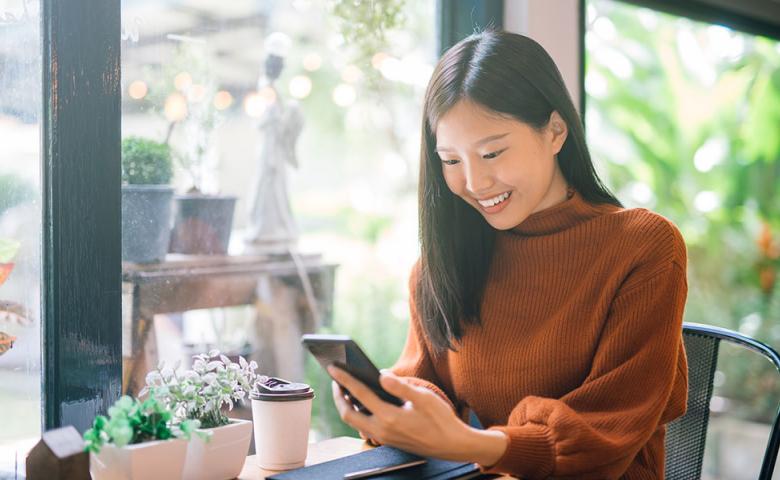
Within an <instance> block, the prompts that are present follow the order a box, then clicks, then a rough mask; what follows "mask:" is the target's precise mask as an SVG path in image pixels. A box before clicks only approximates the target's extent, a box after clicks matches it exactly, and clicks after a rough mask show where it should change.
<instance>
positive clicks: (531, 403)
mask: <svg viewBox="0 0 780 480" xmlns="http://www.w3.org/2000/svg"><path fill="white" fill-rule="evenodd" d="M424 108H425V111H424V116H423V136H422V154H421V157H422V158H421V164H420V190H419V199H420V202H419V209H420V233H421V243H422V254H421V257H420V260H419V262H418V264H417V265H416V266H415V269H414V271H413V272H412V276H411V280H410V290H411V301H410V303H411V311H412V318H411V322H410V327H409V335H408V338H407V341H406V345H405V347H404V350H403V353H402V355H401V358H400V359H399V360H398V362H397V363H396V365H395V366H394V367H393V369H392V372H385V373H383V375H382V385H383V387H384V388H385V389H386V390H388V391H389V392H390V393H392V394H394V395H396V396H398V397H400V398H402V399H404V400H405V401H406V403H405V404H404V405H403V406H402V407H396V406H394V405H391V404H388V403H385V402H383V401H382V400H380V399H379V398H377V397H376V396H375V395H374V394H373V393H372V392H371V391H370V390H368V389H367V388H366V387H365V386H364V385H362V384H361V383H360V382H358V381H356V380H355V379H353V378H351V377H350V376H349V375H348V374H346V373H345V372H343V371H341V370H338V369H336V368H332V369H331V373H332V375H333V376H334V378H335V379H336V380H337V381H338V384H341V385H342V386H344V387H345V388H346V389H348V390H349V391H350V392H352V395H353V396H355V397H356V398H357V399H358V400H360V402H361V403H363V404H364V405H365V406H366V407H367V408H368V409H369V410H371V411H372V412H373V415H371V416H366V415H364V414H362V413H360V412H357V411H355V410H354V409H353V408H352V406H351V404H350V403H349V401H348V398H347V397H345V396H344V395H343V391H342V390H341V389H340V388H339V386H338V384H337V383H335V382H334V384H333V386H334V389H333V396H334V400H335V402H336V405H337V408H338V409H339V411H340V413H341V416H342V418H343V420H344V421H345V422H347V423H348V424H349V425H351V426H352V427H354V428H355V429H357V430H358V431H360V432H361V434H362V435H363V436H364V437H365V438H368V439H372V440H373V441H375V442H378V443H382V444H386V445H392V446H394V447H398V448H401V449H404V450H407V451H410V452H414V453H418V454H421V455H428V456H434V457H439V458H444V459H450V460H459V461H468V462H475V463H478V464H479V465H480V466H481V468H482V469H483V470H484V471H486V472H497V473H509V474H512V475H516V476H518V477H523V478H531V479H533V478H548V477H556V478H558V477H560V478H599V479H604V478H626V479H649V478H653V479H655V478H663V475H664V433H665V424H667V423H668V422H670V421H671V420H673V419H675V418H677V417H679V416H680V415H682V414H683V413H684V412H685V407H686V399H687V365H686V359H685V351H684V349H683V344H682V338H681V333H682V331H681V330H682V329H681V323H682V316H683V308H684V304H685V298H686V295H687V285H686V251H685V244H684V242H683V239H682V237H681V236H680V233H679V231H678V230H677V228H675V226H674V225H672V224H671V223H670V222H669V221H668V220H666V219H664V218H663V217H661V216H660V215H657V214H655V213H652V212H650V211H648V210H645V209H624V208H622V206H621V204H620V202H619V201H618V200H617V199H616V198H615V197H614V196H613V195H612V194H611V193H610V192H609V191H608V190H607V188H606V187H605V186H604V185H603V184H602V183H601V181H600V180H599V178H598V176H597V175H596V172H595V170H594V168H593V164H592V163H591V159H590V155H589V153H588V149H587V146H586V144H585V138H584V134H583V129H582V126H581V124H580V120H579V117H578V115H577V112H576V111H575V109H574V106H573V104H572V102H571V99H570V97H569V95H568V93H567V91H566V87H565V86H564V83H563V80H562V78H561V75H560V73H559V72H558V69H557V68H556V67H555V64H554V63H553V61H552V59H551V58H550V56H549V55H548V54H547V53H546V52H545V51H544V49H543V48H542V47H541V46H540V45H539V44H537V43H536V42H534V41H533V40H531V39H529V38H527V37H524V36H521V35H515V34H510V33H504V32H492V31H491V32H483V33H481V34H477V35H473V36H471V37H469V38H467V39H465V40H463V41H461V42H460V43H458V44H457V45H455V46H454V47H452V48H451V49H450V50H449V51H447V52H446V53H445V54H444V56H443V57H442V58H441V60H440V61H439V64H438V66H437V67H436V70H435V71H434V73H433V77H432V79H431V81H430V84H429V87H428V91H427V94H426V98H425V107H424ZM469 410H470V411H473V412H474V413H475V414H476V416H477V418H478V419H479V420H480V421H481V423H482V424H483V425H484V426H485V427H487V428H486V429H485V430H478V429H475V428H472V427H470V426H469V425H468V424H467V423H465V422H464V421H463V420H464V419H465V418H467V415H468V413H467V412H468V411H469Z"/></svg>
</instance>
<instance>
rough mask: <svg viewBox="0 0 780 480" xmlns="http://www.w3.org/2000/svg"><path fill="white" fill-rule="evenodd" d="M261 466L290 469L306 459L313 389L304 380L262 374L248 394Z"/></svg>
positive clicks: (257, 455) (258, 461)
mask: <svg viewBox="0 0 780 480" xmlns="http://www.w3.org/2000/svg"><path fill="white" fill-rule="evenodd" d="M250 398H251V399H252V421H253V422H254V433H255V456H256V458H257V463H258V465H259V466H260V468H264V469H267V470H290V469H293V468H299V467H302V466H303V465H304V463H305V462H306V454H307V451H308V446H309V426H310V424H311V407H312V400H313V399H314V391H313V390H312V389H311V387H310V386H309V385H306V384H305V383H292V382H288V381H286V380H282V379H280V378H275V377H264V378H263V379H261V381H259V382H258V383H257V385H256V386H255V389H254V390H253V391H252V394H251V396H250Z"/></svg>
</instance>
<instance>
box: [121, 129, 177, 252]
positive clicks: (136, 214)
mask: <svg viewBox="0 0 780 480" xmlns="http://www.w3.org/2000/svg"><path fill="white" fill-rule="evenodd" d="M172 176H173V161H172V159H171V149H170V147H168V145H166V144H164V143H159V142H155V141H153V140H149V139H145V138H140V137H128V138H125V139H124V140H123V141H122V182H123V185H122V260H124V261H127V262H134V263H152V262H159V261H162V260H163V259H165V254H166V253H167V252H168V243H169V241H170V235H171V199H172V198H173V187H171V186H170V182H171V178H172Z"/></svg>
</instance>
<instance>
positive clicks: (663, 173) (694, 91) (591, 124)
mask: <svg viewBox="0 0 780 480" xmlns="http://www.w3.org/2000/svg"><path fill="white" fill-rule="evenodd" d="M586 5H587V31H586V37H585V45H586V56H587V59H586V60H587V61H586V76H585V89H586V94H587V102H586V105H587V109H586V125H587V134H588V141H589V144H590V146H591V148H592V154H593V157H594V159H595V160H596V161H597V162H598V163H599V166H600V170H601V172H602V173H603V174H604V176H605V177H606V180H607V184H608V185H610V186H611V187H613V188H614V189H615V191H616V193H617V194H618V197H619V198H620V199H621V200H622V201H623V202H624V203H626V204H627V205H628V206H632V207H646V208H650V209H652V210H655V211H657V212H659V213H661V214H662V215H665V216H667V217H669V218H670V219H671V220H673V221H674V222H675V224H677V226H678V227H679V228H680V230H681V231H682V234H683V236H684V237H685V240H686V243H687V247H688V257H689V265H688V276H689V295H688V303H687V306H686V317H685V319H686V321H689V322H698V323H706V324H714V325H719V326H724V327H727V328H730V329H733V330H737V331H740V332H742V333H744V334H747V335H750V336H753V337H755V338H758V339H760V340H763V341H765V342H767V343H769V344H770V345H773V346H775V347H776V348H777V347H778V346H780V281H778V279H777V272H778V268H779V267H780V214H779V213H780V211H779V210H778V208H780V202H778V200H779V199H780V189H779V188H778V186H780V176H779V172H780V160H779V159H780V141H778V135H777V131H778V128H780V113H778V112H780V108H778V106H780V83H779V82H778V81H777V79H778V75H779V74H780V43H779V42H778V41H777V40H774V39H769V38H764V37H760V36H755V35H751V34H747V33H743V32H738V31H734V30H731V29H729V28H726V27H723V26H719V25H711V24H706V23H701V22H696V21H692V20H689V19H686V18H682V17H677V16H673V15H667V14H663V13H659V12H656V11H653V10H650V9H647V8H641V7H636V6H632V5H627V4H625V3H623V2H616V1H612V0H589V1H588V2H587V4H586ZM735 351H736V350H734V349H732V350H729V349H725V350H723V351H722V352H721V358H720V363H719V366H718V373H717V375H716V381H717V383H716V386H717V389H716V392H715V397H714V398H713V402H712V405H711V410H712V418H711V421H710V427H711V428H710V432H711V435H716V436H718V437H717V438H713V439H712V441H709V440H708V443H707V447H708V450H707V457H706V460H705V465H706V466H707V468H708V469H709V470H708V474H710V475H711V477H709V478H749V477H755V476H757V475H758V468H759V466H760V463H761V462H760V459H761V455H762V454H763V451H764V445H765V443H764V442H766V438H767V435H768V428H769V427H768V425H767V424H768V423H769V422H771V421H773V420H774V415H775V413H776V411H777V404H778V398H780V397H778V395H779V394H780V388H778V387H779V386H778V382H777V379H778V376H777V372H776V371H774V369H773V367H772V366H771V364H770V363H769V362H765V361H763V360H756V361H755V362H754V361H752V360H750V359H749V358H748V357H746V356H744V355H738V354H736V353H734V352H735ZM732 420H735V421H736V423H731V422H732ZM738 431H741V433H737V432H738ZM745 432H749V433H745ZM743 446H744V448H741V447H743ZM754 470H755V471H754Z"/></svg>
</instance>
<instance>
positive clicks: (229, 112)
mask: <svg viewBox="0 0 780 480" xmlns="http://www.w3.org/2000/svg"><path fill="white" fill-rule="evenodd" d="M468 3H469V2H457V1H453V2H435V1H432V0H430V1H410V0H406V1H404V0H383V1H347V0H330V1H325V0H292V1H250V0H233V1H231V2H229V3H217V2H213V1H207V0H195V1H192V0H191V1H176V0H166V1H150V0H123V1H122V6H121V9H122V12H121V14H122V32H121V35H122V41H121V46H122V51H121V67H122V83H121V87H122V103H121V110H122V137H123V138H124V139H127V138H131V137H136V138H142V139H145V140H149V141H153V142H158V143H163V144H167V145H168V146H169V149H170V153H171V161H172V165H173V169H172V174H173V175H172V178H171V180H170V182H169V183H170V185H171V186H172V188H173V190H174V191H175V194H176V195H177V197H181V196H183V195H186V194H189V195H193V194H195V195H201V196H205V197H229V198H234V199H235V200H234V201H235V204H234V208H233V210H232V217H231V218H232V223H230V225H229V227H228V235H229V241H227V242H225V245H224V249H225V251H224V252H222V253H217V254H214V252H211V254H210V255H206V256H202V255H200V254H199V255H198V256H193V255H188V254H187V253H182V252H169V253H168V255H167V256H165V257H164V258H163V259H162V261H157V262H153V263H150V264H148V265H147V264H143V263H141V264H138V263H135V262H125V264H124V270H125V285H126V286H129V287H127V290H126V291H125V295H124V297H125V299H124V300H125V301H124V302H123V316H124V317H125V318H124V320H123V353H124V356H125V360H126V362H135V361H137V360H139V358H136V357H139V356H145V355H150V353H149V352H148V349H146V350H144V346H143V345H138V344H137V343H138V342H137V337H136V336H134V335H137V332H136V331H135V330H134V329H135V328H136V327H135V325H136V323H135V322H136V320H132V319H134V318H135V317H133V315H135V314H136V313H137V312H136V310H133V308H134V307H133V305H134V303H133V302H134V301H135V300H134V298H135V297H133V295H135V293H134V292H135V290H133V288H135V287H132V285H138V284H140V283H138V281H137V280H138V279H139V278H142V277H143V275H157V274H159V272H160V271H162V270H163V269H166V268H170V269H175V275H182V273H181V272H183V271H189V272H190V273H192V271H195V269H200V270H197V271H205V270H204V269H208V268H211V269H215V268H217V264H219V265H222V264H221V263H219V262H222V260H220V259H221V258H223V257H228V258H231V259H233V260H231V261H243V260H241V259H247V258H250V257H251V258H252V259H254V260H252V261H253V262H255V261H256V262H261V260H257V259H258V258H260V259H262V258H275V257H274V255H275V254H274V253H270V254H267V253H268V252H263V251H258V250H257V249H256V247H257V246H256V245H253V244H249V243H247V241H246V240H247V238H249V237H250V236H251V232H252V229H253V227H254V226H256V225H254V223H256V219H254V220H253V214H252V208H253V205H254V204H256V202H257V201H258V189H259V190H260V195H262V192H263V191H265V190H263V189H262V188H260V187H258V185H261V183H260V178H259V177H260V176H261V175H260V174H261V171H262V170H263V168H267V167H268V164H267V159H265V158H264V156H263V145H264V142H268V141H269V138H271V137H270V136H269V135H270V134H269V133H268V132H269V130H268V125H269V123H268V119H269V117H270V118H276V117H273V115H276V114H277V113H278V112H276V111H275V110H274V108H275V107H276V106H278V105H284V106H285V107H289V108H290V109H294V110H295V111H297V112H298V113H299V114H300V117H301V119H302V128H301V129H300V132H299V134H298V135H293V141H292V145H293V147H294V148H293V150H294V158H295V160H296V162H295V163H296V164H295V165H293V164H292V163H289V162H288V163H286V164H281V165H276V166H275V167H274V168H276V170H275V172H276V173H275V174H276V175H277V177H276V178H277V179H278V180H277V181H278V182H279V184H283V185H285V186H286V192H285V194H286V201H288V202H289V205H290V211H291V213H292V219H293V224H294V226H295V241H294V242H291V244H292V245H294V250H295V252H296V254H298V255H300V256H301V258H303V259H304V260H306V262H309V263H306V268H309V266H310V265H315V266H325V267H327V268H330V269H331V271H332V272H333V275H332V278H331V279H332V282H333V283H332V284H328V282H327V281H323V280H322V279H320V280H319V283H317V282H315V284H314V285H313V287H314V291H313V292H312V293H314V296H315V297H316V298H315V301H316V303H317V305H316V307H317V308H319V312H318V314H312V312H311V308H310V307H311V306H312V305H311V302H310V296H308V295H307V291H306V290H307V289H306V285H305V283H306V282H305V281H301V279H300V276H296V275H295V274H292V275H289V276H288V277H289V278H288V277H285V278H283V279H281V280H279V282H277V283H271V284H269V285H271V286H272V287H273V288H271V290H270V291H272V292H277V293H278V292H282V291H284V292H288V293H289V294H290V295H291V296H290V298H289V299H288V300H287V302H288V303H287V304H285V305H288V306H290V305H292V307H291V308H292V311H294V312H297V314H298V316H300V317H301V318H304V317H305V318H304V320H301V328H302V329H303V330H306V329H314V328H316V329H317V331H321V332H333V333H342V334H347V335H350V336H352V337H353V338H354V339H355V340H356V341H357V342H358V343H359V344H360V345H361V346H362V347H363V348H364V349H365V351H366V353H367V354H368V355H369V356H370V357H371V358H372V359H373V360H374V362H375V363H376V364H377V365H378V366H380V368H384V367H389V366H390V365H392V363H393V362H394V361H395V359H396V358H397V356H398V354H399V353H400V350H401V348H402V346H403V342H404V339H405V336H406V329H407V325H408V316H409V309H408V292H407V279H408V275H409V271H410V269H411V266H412V264H413V263H414V261H415V259H416V258H417V255H418V240H417V198H416V181H417V168H418V156H419V152H418V150H419V141H420V139H419V131H420V125H421V102H422V98H423V95H424V91H425V87H426V85H427V81H428V79H429V77H430V75H431V72H432V70H433V67H434V65H435V63H436V60H437V58H438V55H439V51H440V48H441V38H440V36H441V28H442V27H441V22H440V19H441V16H442V8H444V9H445V10H448V9H449V10H450V11H451V10H453V9H457V8H468ZM635 3H641V2H631V3H628V2H621V1H617V0H583V1H582V2H578V1H569V0H565V1H564V0H560V2H559V3H558V4H556V7H558V8H557V9H556V8H555V7H553V6H547V2H542V1H541V0H527V1H517V2H513V1H507V2H505V3H504V12H503V13H504V14H503V16H502V19H503V20H502V22H503V24H504V26H505V28H507V29H508V30H512V31H517V32H521V33H525V34H528V35H529V36H531V37H533V38H536V39H537V40H539V41H540V43H542V45H543V46H545V47H546V48H547V49H548V51H550V52H551V54H552V55H553V57H554V58H555V60H556V62H557V63H558V65H559V67H560V69H561V71H562V73H563V74H564V77H565V78H566V81H567V85H568V86H569V88H570V90H571V91H572V95H573V97H574V99H575V102H576V103H577V105H578V107H581V108H584V119H585V125H586V132H587V137H588V142H589V144H590V147H591V154H592V156H593V158H594V160H595V162H596V164H597V168H598V170H599V172H600V174H601V175H602V176H603V178H604V179H605V181H606V183H607V185H608V186H609V187H610V188H612V189H613V191H615V192H616V193H617V195H618V197H619V198H620V199H621V201H623V202H624V203H625V204H626V205H627V206H629V207H643V208H648V209H651V210H654V211H656V212H658V213H661V214H662V215H664V216H667V217H668V218H670V219H671V220H672V221H673V222H674V223H675V224H676V225H678V226H679V228H680V230H681V231H682V233H683V236H684V237H685V239H686V242H687V245H688V252H689V266H688V274H689V285H690V292H689V298H688V303H687V307H686V317H685V320H686V321H689V322H699V323H706V324H714V325H720V326H724V327H727V328H731V329H734V330H738V331H740V332H742V333H745V334H747V335H750V336H753V337H755V338H758V339H760V340H762V341H764V342H766V343H768V344H770V345H772V346H774V347H775V348H778V347H780V294H778V291H780V286H778V283H780V282H778V281H777V269H778V267H780V214H779V212H780V196H779V195H778V185H780V135H778V128H779V127H780V43H778V41H777V39H775V38H770V37H766V36H760V35H756V34H753V33H746V32H744V31H739V30H735V29H732V28H729V27H726V26H722V25H716V24H712V23H707V22H703V21H696V20H692V19H689V18H686V17H684V16H681V15H673V14H669V13H664V12H661V11H658V10H655V9H651V8H648V7H646V6H639V5H636V4H635ZM442 5H445V7H442ZM464 5H465V6H464ZM580 12H581V13H582V18H580V17H579V15H580ZM483 26H484V25H483ZM478 27H479V26H478ZM579 27H582V30H580V28H579ZM40 36H41V32H40V5H39V4H38V2H36V1H32V0H0V406H1V407H0V410H1V411H2V415H3V417H4V423H3V425H4V428H3V429H2V430H0V478H3V475H4V474H3V473H2V472H14V471H15V469H17V468H18V464H19V462H22V463H23V458H24V455H25V453H26V451H27V450H28V449H29V447H30V446H31V445H32V444H33V443H34V442H35V441H36V440H37V437H39V435H40V431H41V387H40V385H41V367H40V364H41V362H40V357H41V348H40V344H41V334H40V332H41V327H40V318H41V316H40V303H41V298H40V284H41V278H42V271H43V270H44V269H43V267H42V265H41V253H40V252H41V236H42V225H41V218H42V217H41V213H40V212H41V208H42V205H41V198H42V195H41V187H40V176H41V150H40V121H41V114H40V111H41V95H40V92H41V87H42V86H41V74H40V72H41V70H42V68H43V67H42V65H41V61H42V60H41V40H40ZM580 41H582V42H583V43H582V47H583V49H582V53H583V55H582V56H580V55H579V53H578V52H580V50H579V45H580V44H579V42H580ZM269 55H271V56H278V57H282V58H283V66H282V68H281V71H280V72H279V73H278V78H274V79H273V80H272V81H270V80H269V78H268V71H267V70H268V64H267V63H266V60H267V59H268V57H269ZM581 85H582V86H584V88H580V86H581ZM275 112H276V113H275ZM275 198H276V197H275ZM276 200H279V199H278V198H276ZM176 201H177V202H179V201H180V200H178V199H177V200H176ZM282 203H284V202H282ZM131 214H132V212H130V213H128V212H127V211H125V212H123V215H124V216H125V217H129V215H131ZM175 215H176V213H175V212H174V216H175ZM171 221H172V222H173V221H178V220H171ZM253 222H254V223H253ZM167 246H168V244H167V243H166V247H167ZM193 259H194V260H193ZM235 259H239V260H235ZM139 265H140V266H139ZM231 265H234V264H233V263H231ZM252 265H255V263H253V264H252ZM220 268H221V267H220ZM231 268H232V267H231ZM247 268H248V267H247ZM188 269H189V270H188ZM304 270H305V269H304ZM170 271H174V270H170ZM155 272H156V273H155ZM166 272H168V270H166ZM166 275H168V274H167V273H166ZM271 277H272V276H271ZM271 277H269V278H271ZM143 278H146V277H143ZM165 278H166V279H169V278H174V273H170V277H165ZM264 278H265V277H264ZM271 280H273V278H271ZM271 280H269V281H271ZM277 280H278V279H277ZM315 280H316V279H315ZM165 281H166V282H168V281H175V280H165ZM274 281H276V280H274ZM134 282H135V283H134ZM277 287H278V288H277ZM66 288H77V286H75V285H74V286H66ZM269 288H270V287H269ZM274 288H277V289H276V290H274ZM280 289H281V290H280ZM285 289H287V290H285ZM152 291H153V292H154V290H152ZM160 291H161V292H162V291H163V290H160ZM166 291H167V290H166ZM179 291H180V290H175V289H174V290H170V291H167V292H168V293H166V295H169V296H170V295H172V294H171V292H174V293H173V294H176V292H179ZM209 292H211V291H210V290H209V291H208V292H206V293H202V292H201V291H200V290H198V291H196V292H194V293H193V292H189V293H187V295H189V296H186V298H188V299H189V298H193V304H192V307H193V308H192V309H189V310H186V311H183V312H176V313H173V312H167V313H164V314H158V315H154V316H153V317H154V318H153V319H152V320H153V321H152V322H151V323H152V325H151V329H152V335H153V337H154V338H156V345H155V347H154V352H153V356H154V358H156V359H157V360H163V361H166V362H173V361H176V360H179V359H182V360H183V361H185V362H187V361H188V359H189V358H190V355H191V354H192V353H193V352H194V351H206V350H207V349H208V348H219V349H220V350H222V351H225V352H228V353H231V354H235V355H237V354H244V355H247V356H250V357H253V358H258V359H260V371H263V369H264V366H267V367H268V368H274V369H275V370H278V371H279V372H299V373H296V374H295V375H298V376H299V377H300V378H291V380H297V381H305V382H307V383H310V384H312V385H313V386H314V388H315V390H316V391H318V392H319V394H318V396H317V398H316V400H315V405H314V412H313V423H312V434H313V438H314V439H322V438H328V437H333V436H339V435H355V432H354V431H351V430H350V429H349V428H348V427H346V426H344V425H343V424H342V423H341V421H340V420H339V418H338V415H337V413H336V412H335V409H334V408H333V406H332V401H331V399H330V395H329V381H328V379H327V378H326V376H325V375H324V373H323V372H322V371H321V369H320V367H319V366H318V365H316V363H315V362H314V361H312V360H311V359H309V358H308V357H307V356H304V355H303V353H302V352H301V351H299V350H296V349H288V348H287V347H286V346H285V345H283V344H282V343H280V342H276V344H277V347H278V348H277V350H278V351H276V352H275V357H274V358H276V363H275V364H273V367H271V364H269V363H268V362H266V363H265V364H264V362H263V361H262V359H263V358H268V357H263V352H262V351H261V350H262V349H260V348H259V347H258V342H260V343H264V344H265V345H266V346H267V345H268V344H269V343H270V344H274V342H275V340H274V338H275V337H274V335H277V334H278V332H276V331H273V330H263V329H262V328H259V327H257V325H256V324H257V322H258V318H259V316H262V314H261V313H259V312H263V311H264V312H265V316H271V317H274V313H273V309H271V310H270V313H269V311H268V310H267V309H266V310H263V309H264V308H265V306H267V303H268V302H265V300H268V298H261V297H262V296H261V295H260V294H258V298H257V299H255V300H253V301H252V302H250V303H248V304H246V305H243V306H233V307H222V308H203V306H204V305H206V304H208V301H206V300H208V298H206V300H204V298H205V297H208V296H209V295H213V292H211V293H209ZM201 294H202V297H198V295H201ZM160 295H162V293H160ZM181 295H182V299H180V300H181V301H182V302H184V300H183V298H185V295H184V293H182V294H181ZM203 295H205V297H203ZM273 295H275V294H272V296H273ZM280 295H281V294H280ZM153 300H154V299H153ZM157 300H159V298H158V299H157ZM274 301H275V300H274ZM271 305H272V306H273V305H278V304H276V303H273V302H271ZM276 316H277V317H278V316H279V315H276ZM309 317H311V318H309ZM296 318H297V317H296ZM263 325H268V324H263ZM296 331H297V330H296ZM12 340H13V348H9V346H10V345H11V342H12ZM266 353H267V352H266ZM149 358H151V357H149ZM185 364H186V363H185ZM299 364H300V367H301V368H302V369H298V370H296V368H297V367H295V366H296V365H299ZM127 365H129V363H126V367H127ZM153 366H154V365H152V366H151V367H153ZM124 374H125V376H127V375H129V374H128V371H127V368H126V371H125V372H124ZM777 378H778V376H777V373H776V372H775V371H774V370H773V367H772V366H771V365H770V364H769V363H768V362H764V361H758V362H756V361H754V360H752V359H750V358H748V357H746V356H743V355H742V354H741V353H739V352H737V351H736V350H734V351H732V350H731V349H728V348H727V347H724V348H723V350H722V353H721V359H720V362H719V366H718V372H717V373H716V382H717V383H716V393H715V397H714V399H713V402H712V405H711V410H712V422H713V423H712V427H711V428H710V438H709V439H708V447H707V448H708V450H707V456H706V460H705V462H706V465H705V466H706V471H707V478H722V479H742V478H755V476H756V474H755V472H757V465H758V464H759V462H760V458H761V455H762V453H763V445H764V442H765V441H766V437H767V435H768V424H769V423H770V422H771V421H773V420H774V415H775V414H776V412H777V408H778V402H777V398H778V394H780V385H778V381H777ZM126 386H127V384H126ZM9 475H10V473H9ZM11 478H13V477H11Z"/></svg>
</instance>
